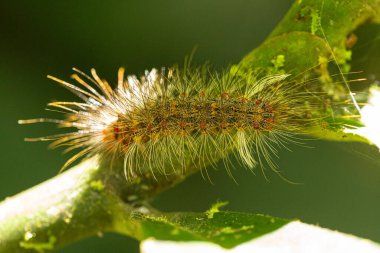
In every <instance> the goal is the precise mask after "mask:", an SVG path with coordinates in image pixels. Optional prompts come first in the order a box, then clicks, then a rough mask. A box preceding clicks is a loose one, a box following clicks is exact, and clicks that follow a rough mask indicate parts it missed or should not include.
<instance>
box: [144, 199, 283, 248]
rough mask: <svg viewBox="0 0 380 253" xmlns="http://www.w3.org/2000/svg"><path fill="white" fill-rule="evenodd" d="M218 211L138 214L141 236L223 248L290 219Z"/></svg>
mask: <svg viewBox="0 0 380 253" xmlns="http://www.w3.org/2000/svg"><path fill="white" fill-rule="evenodd" d="M211 210H212V212H210V211H211ZM215 210H217V209H215V206H214V207H212V208H211V209H210V210H209V211H208V212H206V213H169V214H164V215H160V216H147V215H142V216H141V217H139V219H141V221H140V222H141V223H140V224H141V227H140V229H141V230H140V235H139V236H138V237H139V238H138V239H140V240H144V239H147V238H151V237H153V238H155V239H157V240H170V241H206V242H212V243H215V244H218V245H220V246H222V247H224V248H233V247H235V246H237V245H239V244H242V243H244V242H247V241H250V240H252V239H254V238H257V237H260V236H262V235H265V234H267V233H270V232H272V231H275V230H277V229H279V228H280V227H282V226H284V225H286V224H288V223H289V222H290V221H289V220H286V219H281V218H275V217H271V216H267V215H262V214H249V213H239V212H221V211H219V210H217V211H215ZM210 213H212V215H210Z"/></svg>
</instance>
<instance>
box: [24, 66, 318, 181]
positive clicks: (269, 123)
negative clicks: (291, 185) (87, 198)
mask: <svg viewBox="0 0 380 253" xmlns="http://www.w3.org/2000/svg"><path fill="white" fill-rule="evenodd" d="M74 71H75V72H76V73H75V74H73V75H72V78H73V79H75V80H76V82H77V83H78V84H77V85H74V84H71V83H68V82H65V81H62V80H60V79H58V78H55V77H51V76H48V77H49V78H50V79H53V80H54V81H57V82H58V83H60V84H61V85H63V86H64V87H66V88H68V89H69V90H71V91H72V92H73V93H75V94H76V95H77V96H78V97H79V98H81V99H82V100H83V101H82V102H52V103H49V104H48V106H50V107H54V108H55V109H59V110H63V112H64V114H65V117H66V119H64V120H57V119H46V118H40V119H32V120H20V121H19V123H21V124H26V123H36V122H53V123H57V124H58V125H59V126H60V127H70V128H72V127H74V128H76V129H77V131H74V132H70V133H65V134H59V135H52V136H47V137H41V138H29V139H27V140H29V141H53V142H52V143H51V147H59V146H68V148H67V149H66V151H70V150H73V149H78V148H79V149H82V150H81V151H80V152H78V153H77V154H76V155H75V156H73V157H72V158H71V159H69V160H68V161H67V162H66V164H65V165H64V167H67V166H68V165H70V164H71V163H72V162H73V161H75V160H76V159H78V158H80V157H83V156H92V155H95V154H100V155H102V156H104V157H112V158H113V159H115V158H117V159H123V160H124V169H125V175H126V178H127V179H132V178H134V177H137V176H138V175H140V174H141V173H147V172H148V173H152V174H153V175H154V174H155V173H163V174H167V173H172V172H175V173H178V170H185V169H186V167H187V166H199V167H200V168H205V167H207V166H209V165H215V163H216V162H217V161H218V160H220V159H222V160H223V161H224V164H225V167H226V168H227V169H228V168H230V166H234V165H233V163H232V162H231V160H230V157H231V156H230V155H229V154H231V153H232V154H233V155H235V157H236V158H237V159H236V160H237V161H238V162H241V163H242V164H244V165H245V166H246V167H248V168H250V169H253V168H254V167H256V166H259V167H261V168H264V167H266V166H269V167H270V168H272V169H274V170H276V171H277V165H276V163H275V161H274V159H273V157H274V156H277V155H278V154H277V153H278V149H279V148H281V147H286V145H287V143H289V142H299V140H298V138H297V135H299V134H300V133H302V130H303V129H304V128H305V125H307V124H312V123H313V122H314V120H312V119H311V118H310V114H311V112H312V111H313V105H312V104H310V103H309V102H310V99H306V100H305V97H307V96H308V97H310V96H312V93H310V92H306V91H305V90H306V89H305V86H306V84H307V83H308V82H300V81H299V80H298V81H296V80H295V79H292V78H290V77H289V75H288V74H279V75H273V76H266V77H261V78H258V77H257V76H256V75H254V74H248V75H244V76H241V75H239V74H238V73H231V72H228V73H223V74H217V73H216V72H212V71H211V70H209V69H208V68H206V67H203V68H202V67H200V68H193V69H192V68H190V67H184V68H183V69H180V68H178V67H174V68H171V69H169V70H168V71H167V72H168V73H167V74H166V73H165V70H164V69H162V70H161V71H157V70H156V69H153V70H152V71H150V72H148V71H146V72H145V75H144V76H142V77H141V78H139V79H138V78H137V77H136V76H128V77H127V78H124V69H123V68H120V69H119V72H118V85H117V88H116V89H114V90H113V89H112V88H111V86H110V85H109V84H108V83H107V81H105V80H102V79H100V78H99V76H98V75H97V73H96V71H95V70H94V69H92V70H91V74H92V76H88V75H86V74H84V73H83V72H81V71H79V70H77V69H74ZM306 101H309V102H306ZM228 172H229V169H228Z"/></svg>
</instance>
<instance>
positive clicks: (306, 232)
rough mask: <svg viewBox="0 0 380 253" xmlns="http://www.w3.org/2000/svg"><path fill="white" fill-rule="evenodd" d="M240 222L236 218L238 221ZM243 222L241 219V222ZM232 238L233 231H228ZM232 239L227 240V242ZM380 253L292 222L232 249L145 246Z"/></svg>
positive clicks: (200, 247) (212, 246)
mask: <svg viewBox="0 0 380 253" xmlns="http://www.w3.org/2000/svg"><path fill="white" fill-rule="evenodd" d="M234 218H236V217H234ZM237 220H239V219H237ZM225 232H226V233H227V234H228V233H229V232H231V234H233V231H232V230H230V229H226V230H225ZM229 239H231V238H230V237H227V236H226V240H229ZM153 252H154V253H177V252H181V253H194V252H202V253H203V252H207V253H250V252H253V253H278V252H281V253H305V252H307V253H309V252H315V253H317V252H329V253H357V252H366V253H379V252H380V245H379V244H377V243H375V242H371V241H369V240H366V239H362V238H358V237H355V236H353V235H349V234H344V233H340V232H338V231H333V230H329V229H325V228H321V227H318V226H314V225H309V224H305V223H302V222H300V221H292V222H289V223H287V224H286V225H284V226H282V227H280V228H278V229H277V230H275V231H272V232H271V233H267V234H265V235H263V236H261V237H259V238H256V237H253V238H252V239H251V240H249V241H244V242H242V243H241V244H239V245H236V246H235V247H233V248H231V249H226V248H222V247H220V246H219V245H218V244H216V243H213V242H211V241H207V242H205V241H203V242H199V241H198V242H195V241H193V242H178V241H170V240H158V239H154V238H149V239H147V240H144V241H143V242H142V243H141V253H153Z"/></svg>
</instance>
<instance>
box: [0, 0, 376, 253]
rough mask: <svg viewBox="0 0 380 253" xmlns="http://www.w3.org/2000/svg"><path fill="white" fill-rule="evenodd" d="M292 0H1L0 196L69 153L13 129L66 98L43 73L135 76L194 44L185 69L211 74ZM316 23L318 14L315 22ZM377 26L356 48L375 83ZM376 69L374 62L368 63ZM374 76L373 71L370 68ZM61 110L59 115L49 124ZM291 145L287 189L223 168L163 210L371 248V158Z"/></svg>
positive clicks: (163, 201)
mask: <svg viewBox="0 0 380 253" xmlns="http://www.w3.org/2000/svg"><path fill="white" fill-rule="evenodd" d="M292 2H293V1H290V0H271V1H266V0H256V1H247V0H234V1H231V0H230V1H227V0H214V1H211V0H192V1H178V0H161V1H121V0H120V1H117V0H112V1H99V0H98V1H73V0H70V1H68V0H65V1H47V0H44V1H0V105H1V107H0V116H1V117H0V119H1V124H0V143H1V145H0V160H1V164H0V199H4V198H5V197H7V196H11V195H14V194H16V193H18V192H20V191H22V190H24V189H27V188H29V187H31V186H33V185H36V184H38V183H40V182H42V181H44V180H47V179H49V178H51V177H53V176H55V175H57V173H58V170H59V169H60V167H61V165H62V164H63V163H64V161H65V160H66V159H67V158H68V156H62V155H60V154H59V151H50V150H47V143H25V142H24V141H23V138H24V137H31V136H44V135H49V134H53V133H54V132H55V131H56V130H55V127H54V126H52V125H29V126H19V125H17V120H18V119H25V118H26V119H27V118H35V117H49V116H51V117H55V116H57V114H56V113H53V112H48V111H44V108H45V105H46V103H48V102H50V101H52V100H74V99H75V97H74V96H73V95H71V94H70V93H69V92H68V91H66V90H65V89H63V88H61V87H59V86H58V85H57V84H56V83H54V82H52V81H51V80H48V79H47V78H46V75H47V74H52V75H54V76H57V77H60V78H63V79H66V80H69V75H70V74H71V67H74V66H75V67H77V68H79V69H81V70H84V71H85V72H88V71H89V69H90V68H91V67H96V69H97V71H98V73H99V74H100V75H101V76H102V77H105V78H106V79H107V80H109V81H110V83H115V81H116V76H117V69H118V67H119V66H125V67H126V69H127V72H128V73H137V74H139V73H140V74H141V73H142V72H143V71H144V70H145V69H150V68H152V67H161V66H168V65H172V64H174V63H178V62H182V61H183V59H184V56H185V55H186V54H188V53H190V52H191V50H192V49H193V48H194V47H195V46H197V47H198V50H197V53H196V58H195V62H199V63H201V62H204V61H210V62H211V63H212V64H213V65H215V66H217V67H222V66H227V65H229V64H232V63H237V62H238V61H239V60H240V59H241V58H242V57H243V56H244V55H245V54H247V53H248V52H249V51H250V50H251V49H253V48H254V47H256V46H258V45H259V44H260V42H262V41H263V40H264V39H265V37H266V36H267V35H268V34H269V33H270V32H271V30H272V29H273V28H274V27H275V25H276V24H277V23H278V22H279V20H280V19H281V17H282V16H283V15H284V14H285V13H286V10H287V9H288V8H289V7H290V5H291V3H292ZM322 18H323V17H322ZM379 34H380V33H379V29H378V27H375V26H372V27H369V28H366V29H362V30H361V31H359V35H360V36H359V41H360V43H359V45H358V46H357V48H358V49H357V50H356V51H355V52H354V57H356V58H357V62H358V63H361V64H362V63H364V65H358V66H355V67H356V68H358V69H361V70H363V69H364V70H365V72H364V73H363V75H365V76H367V77H369V78H371V79H373V80H375V79H377V80H378V79H379V78H377V77H378V75H379V68H378V67H377V66H378V65H379V62H380V55H379V53H378V51H379V46H378V44H379ZM376 65H377V66H376ZM376 71H377V72H376ZM59 116H60V115H58V117H59ZM308 145H310V146H312V147H313V148H304V147H297V146H292V147H291V149H292V152H289V151H287V150H283V151H282V152H281V154H280V157H281V159H279V160H278V163H279V165H280V168H281V169H282V171H283V175H284V176H285V177H286V178H288V179H290V180H292V181H295V182H300V183H301V184H290V183H288V182H285V181H284V180H282V179H281V178H280V177H279V176H277V175H276V174H274V173H271V172H268V173H267V176H268V177H269V181H266V180H265V178H264V176H263V175H262V173H261V172H260V171H259V170H257V171H256V175H253V174H252V173H250V172H249V171H247V170H244V169H243V168H242V169H238V170H236V171H234V175H235V178H236V181H237V182H238V184H236V183H234V181H233V180H232V179H231V178H229V177H228V175H227V173H226V172H225V171H224V170H223V168H222V166H220V169H219V170H218V171H211V172H210V174H211V178H212V180H213V184H211V183H210V182H208V181H207V180H204V179H202V177H201V175H200V174H196V175H194V176H192V177H190V178H189V179H188V180H187V181H186V182H184V183H183V184H181V185H179V186H177V187H175V188H173V189H171V190H170V191H168V192H165V193H163V194H162V195H160V196H159V197H158V198H157V200H156V201H155V202H154V205H155V206H156V207H158V208H161V209H163V210H166V211H204V210H206V209H208V208H209V206H210V205H211V204H212V203H214V202H216V201H217V200H228V201H229V202H230V204H229V206H228V207H227V209H229V210H237V211H245V212H256V213H265V214H270V215H274V216H280V217H285V218H290V219H295V218H298V219H301V220H302V221H304V222H307V223H312V224H320V225H321V226H323V227H328V228H331V229H337V230H340V231H343V232H347V233H352V234H354V235H358V236H362V237H366V238H370V239H372V240H375V241H378V242H380V219H379V213H380V163H379V162H376V160H377V161H379V160H380V156H379V155H377V153H376V150H375V149H371V148H368V147H367V146H365V145H359V144H342V143H331V142H325V141H310V142H309V143H308ZM137 251H138V243H137V242H136V241H134V240H132V239H129V238H125V237H122V236H119V235H114V234H107V235H105V236H104V237H103V238H90V239H87V240H85V241H83V242H79V243H77V244H75V245H71V246H69V247H67V248H65V249H63V250H61V251H59V252H62V253H69V252H93V253H95V252H131V253H132V252H137Z"/></svg>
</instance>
